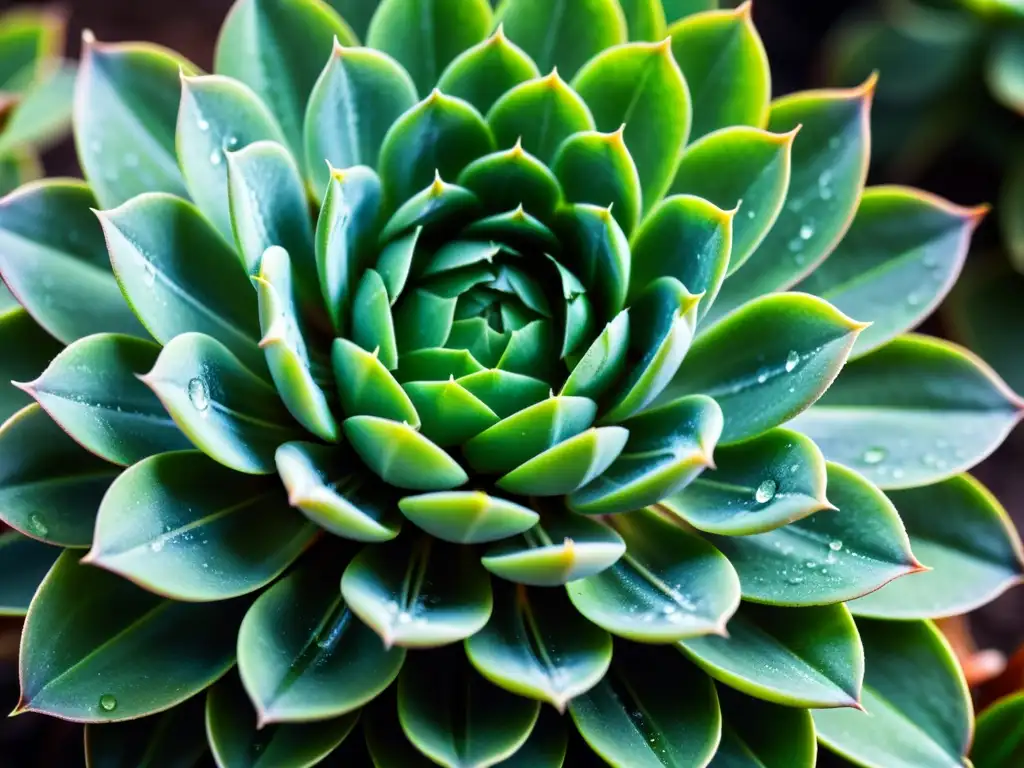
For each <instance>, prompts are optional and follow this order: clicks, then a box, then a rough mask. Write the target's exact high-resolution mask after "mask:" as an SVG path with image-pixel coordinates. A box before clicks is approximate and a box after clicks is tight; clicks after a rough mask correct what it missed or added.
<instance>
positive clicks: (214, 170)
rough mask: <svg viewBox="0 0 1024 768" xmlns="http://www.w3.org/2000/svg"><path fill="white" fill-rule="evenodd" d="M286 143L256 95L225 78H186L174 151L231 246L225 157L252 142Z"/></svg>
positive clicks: (193, 190) (198, 201)
mask: <svg viewBox="0 0 1024 768" xmlns="http://www.w3.org/2000/svg"><path fill="white" fill-rule="evenodd" d="M257 141H275V142H278V143H283V142H284V134H283V133H281V128H280V127H279V126H278V124H277V120H276V119H275V118H274V116H273V115H272V114H271V113H270V110H269V109H268V108H267V106H266V105H265V104H264V103H263V101H261V100H260V97H259V96H257V95H256V94H255V93H253V91H252V90H251V89H250V88H248V87H247V86H245V85H243V84H242V83H240V82H239V81H237V80H233V79H231V78H228V77H224V76H222V75H204V76H201V77H183V78H182V80H181V107H180V108H179V110H178V127H177V133H176V139H175V145H176V148H177V154H178V164H179V165H180V166H181V172H182V175H183V176H184V177H185V185H186V186H187V187H188V191H189V194H190V195H191V196H192V199H193V200H194V201H195V203H196V206H197V207H198V208H199V210H200V211H202V212H203V215H204V216H206V217H207V218H208V219H209V220H210V223H212V224H213V225H214V226H215V227H216V228H217V231H218V232H220V233H221V235H223V236H224V239H225V240H227V241H229V242H231V240H232V237H233V234H232V228H231V207H230V202H229V200H228V172H227V165H226V163H225V157H226V155H227V153H229V152H236V151H238V150H240V149H244V148H245V147H247V146H249V145H250V144H252V143H253V142H257Z"/></svg>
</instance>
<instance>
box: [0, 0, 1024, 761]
mask: <svg viewBox="0 0 1024 768" xmlns="http://www.w3.org/2000/svg"><path fill="white" fill-rule="evenodd" d="M334 5H336V6H338V7H339V8H340V9H341V10H342V11H343V12H345V11H347V10H348V9H350V8H351V9H355V10H358V11H360V12H361V13H359V14H358V15H352V16H351V17H350V18H351V19H352V22H353V23H352V24H351V25H349V24H346V23H345V22H344V21H343V20H342V17H341V16H340V15H339V14H337V13H336V12H335V11H334V10H332V9H331V8H330V7H328V6H327V5H326V4H324V3H322V2H320V0H239V2H237V3H236V4H235V6H234V7H233V9H232V10H231V12H230V14H229V16H228V18H227V20H226V22H225V25H224V28H223V31H222V33H221V38H220V43H219V46H218V51H217V55H216V64H215V72H216V74H213V75H204V74H201V73H200V72H198V70H197V69H196V67H194V66H193V65H192V64H191V63H189V62H187V61H185V60H183V59H182V58H181V57H179V56H177V55H176V54H174V53H172V52H170V51H167V50H164V49H160V48H156V47H154V46H149V45H144V44H127V45H124V44H100V43H97V42H95V41H94V40H91V39H87V41H86V42H87V45H86V50H85V53H84V60H83V64H82V67H81V71H80V75H79V78H78V82H77V87H76V88H77V90H76V96H75V114H74V131H75V138H76V142H77V146H78V150H79V156H80V160H81V164H82V167H83V169H84V172H85V176H86V179H87V182H85V183H83V182H78V181H72V180H49V181H45V182H41V183H36V184H30V185H28V186H26V187H24V188H22V189H21V190H19V191H17V192H15V193H14V194H12V195H10V196H9V197H7V198H5V199H4V200H3V201H2V202H0V274H2V275H3V278H4V280H5V282H6V283H7V285H8V286H9V287H10V288H11V290H12V292H13V294H14V295H15V296H17V297H18V299H19V301H20V303H21V305H22V306H23V307H24V309H18V310H16V311H14V312H12V313H10V314H9V315H6V316H4V317H3V318H2V319H0V344H2V345H3V346H2V348H3V350H4V354H3V356H2V362H0V365H2V366H4V370H3V376H4V377H5V378H7V379H13V380H15V381H17V382H20V383H19V384H18V385H17V389H14V388H12V389H10V390H9V391H5V392H4V399H3V401H2V405H3V408H4V413H3V416H4V417H6V418H7V421H6V423H5V424H4V426H3V427H2V428H0V516H2V518H3V520H4V521H5V522H6V523H8V524H9V525H10V526H11V527H12V528H14V529H16V530H17V533H14V534H10V535H8V536H7V537H6V538H5V539H4V540H2V542H0V544H2V549H0V585H2V590H3V591H2V592H0V599H2V601H3V602H2V604H3V605H4V606H5V608H6V610H8V611H10V612H12V613H16V612H19V611H21V612H25V611H27V618H26V623H25V628H24V633H23V638H22V647H21V657H20V664H21V683H22V699H21V702H20V703H19V705H18V707H17V709H16V712H22V711H34V712H44V713H49V714H52V715H55V716H57V717H62V718H65V719H69V720H73V721H78V722H85V723H87V724H88V727H87V729H86V751H87V755H88V758H89V760H90V762H91V764H93V765H101V764H102V765H137V764H138V763H139V762H142V761H144V759H148V758H143V756H144V755H148V756H153V755H160V756H161V757H162V758H166V759H167V760H168V761H170V760H172V759H173V761H175V764H181V765H191V764H195V763H196V762H197V761H199V760H201V759H202V756H203V754H204V753H205V752H206V750H207V749H210V750H212V753H213V757H214V758H215V760H216V762H217V763H218V764H219V765H221V766H230V767H232V768H234V766H249V765H263V766H305V765H313V764H316V763H318V762H320V761H331V760H336V761H338V762H339V763H341V764H345V765H361V764H370V761H372V764H373V765H377V766H401V767H402V768H405V767H406V766H414V765H420V764H423V765H427V764H441V765H448V766H489V765H498V764H501V765H505V766H515V765H528V766H560V765H563V764H567V765H574V766H575V765H582V764H587V762H588V761H591V760H596V759H597V758H601V759H603V760H604V761H606V762H608V763H611V764H613V765H621V766H631V767H632V766H655V765H666V766H704V765H709V764H714V765H717V766H724V765H742V766H746V765H779V766H782V765H785V766H811V765H813V764H814V762H815V756H816V750H817V746H816V739H817V740H818V741H820V742H821V743H823V744H825V745H826V746H828V747H829V748H831V749H833V750H835V751H838V752H840V753H842V754H844V755H846V756H848V757H849V758H850V759H852V760H854V761H855V762H859V763H860V764H862V765H869V766H886V768H891V766H893V765H914V766H950V765H960V764H963V761H964V759H965V758H964V757H963V756H964V755H965V754H966V751H967V749H968V742H969V739H970V730H971V720H970V716H971V711H970V703H969V699H968V698H967V695H966V691H965V688H964V684H963V678H962V675H961V674H960V672H959V670H958V668H957V666H956V663H955V661H954V659H953V658H952V656H951V654H950V651H949V649H948V647H947V645H946V644H945V642H944V641H943V639H942V638H941V635H940V634H939V633H938V632H937V631H936V630H935V629H934V627H933V626H932V625H931V624H930V623H929V622H928V621H927V619H928V618H930V617H936V616H944V615H949V614H952V613H960V612H962V611H963V610H964V609H965V608H967V607H970V606H972V605H975V604H978V603H982V602H985V601H987V600H988V599H990V598H991V597H992V596H994V595H996V594H998V593H999V592H1000V591H1001V590H1002V589H1004V588H1005V587H1006V586H1007V585H1009V584H1011V583H1014V582H1016V581H1017V580H1018V579H1019V578H1020V574H1021V571H1022V567H1021V554H1020V544H1019V542H1018V540H1017V539H1016V537H1015V534H1014V533H1013V532H1012V529H1011V528H1010V526H1009V525H1008V523H1007V521H1006V515H1005V513H1004V512H1003V511H1002V510H1001V508H1000V507H999V505H998V504H997V502H996V501H995V500H994V499H993V498H991V496H990V495H989V494H988V493H987V492H986V491H985V490H984V488H982V487H981V486H980V485H979V484H978V483H977V482H976V481H974V480H973V479H971V478H970V477H968V476H967V475H965V474H963V472H964V471H965V470H966V469H968V468H969V467H970V466H972V465H973V464H975V463H977V462H978V461H980V460H981V459H982V458H983V457H984V456H986V455H987V454H988V453H989V452H990V451H992V450H993V449H994V448H995V447H996V446H997V445H998V443H999V442H1000V441H1001V440H1002V438H1003V437H1004V436H1005V434H1006V432H1007V431H1008V430H1009V429H1010V428H1011V427H1012V426H1013V425H1014V424H1015V423H1016V422H1017V421H1018V420H1019V418H1020V414H1021V408H1022V404H1021V401H1020V400H1019V399H1018V398H1017V397H1016V396H1014V395H1013V394H1012V393H1011V392H1010V391H1009V390H1008V389H1007V388H1006V386H1005V385H1004V384H1003V383H1002V382H1001V381H1000V380H999V379H998V377H996V376H995V374H993V373H992V372H991V371H990V370H989V369H988V368H987V367H985V366H984V365H983V364H982V363H980V362H979V361H978V360H977V359H975V358H974V357H972V356H971V355H970V354H969V353H968V352H966V351H964V350H961V349H959V348H957V347H954V346H953V345H950V344H947V343H945V342H942V341H939V340H936V339H929V338H926V337H921V336H915V335H905V334H904V332H905V331H906V330H908V329H910V328H912V327H913V326H914V325H916V324H917V323H918V322H919V321H920V320H922V319H923V318H924V317H925V316H926V315H927V314H928V313H929V312H930V311H931V309H932V308H933V307H934V306H935V304H936V303H937V302H938V301H939V300H940V299H941V297H942V295H943V294H944V293H945V292H946V291H947V290H948V288H949V286H950V285H951V283H952V282H953V281H954V279H955V277H956V274H957V272H958V271H959V268H960V265H961V262H962V259H963V255H964V252H965V250H966V247H967V244H968V242H969V239H970V236H971V232H972V231H973V228H974V226H975V224H976V223H977V221H978V220H979V218H980V216H981V214H982V213H983V210H982V209H963V208H959V207H957V206H954V205H952V204H950V203H947V202H945V201H943V200H940V199H938V198H935V197H932V196H929V195H926V194H924V193H920V192H916V191H914V190H910V189H906V188H898V187H884V188H872V189H868V190H865V189H864V183H865V173H866V168H867V158H868V151H869V134H868V111H869V106H870V101H871V95H872V89H873V87H874V81H873V80H869V81H868V82H866V83H865V84H864V85H862V86H861V87H858V88H855V89H852V90H836V91H815V92H808V93H800V94H794V95H790V96H785V97H783V98H780V99H777V100H775V101H770V90H771V89H770V78H769V70H768V65H767V61H766V57H765V54H764V50H763V47H762V45H761V42H760V40H759V38H758V36H757V33H756V30H755V28H754V26H753V23H752V20H751V10H750V6H749V4H747V5H744V6H743V7H741V8H739V9H736V10H711V11H707V12H703V13H694V14H690V15H686V13H687V9H690V10H692V8H691V6H692V5H693V4H692V3H685V2H683V3H680V2H672V3H670V2H665V3H664V5H662V4H661V3H660V2H654V1H653V0H649V1H647V2H643V1H641V0H630V1H629V2H626V1H625V0H622V1H621V2H620V0H590V1H588V2H586V3H582V2H580V3H571V4H570V3H568V2H566V1H565V0H562V1H561V2H547V0H544V1H541V0H507V1H506V2H504V3H502V4H501V5H500V6H499V7H498V8H497V9H496V10H493V11H492V8H491V6H490V5H489V4H488V3H487V2H486V0H415V1H414V0H383V2H380V3H379V4H371V3H356V2H354V0H352V1H351V2H336V3H334ZM367 6H373V9H372V10H373V12H372V14H370V13H367V12H366V11H367V10H368V8H367ZM360 39H362V40H365V42H366V47H361V46H360V45H359V42H358V41H359V40H360ZM325 60H326V65H325V63H324V62H325ZM844 235H845V236H844ZM794 288H795V290H790V289H794ZM851 318H856V319H851ZM869 323H870V325H869ZM848 360H851V361H852V362H848ZM26 403H27V404H26ZM883 489H884V490H883ZM901 517H902V520H901ZM912 547H913V550H912ZM61 548H63V551H61ZM86 550H87V551H86ZM915 551H916V553H917V555H919V556H920V557H921V560H918V557H917V556H916V555H915ZM922 563H923V564H922ZM926 566H927V567H930V568H932V569H933V570H930V571H928V572H924V571H925V569H926ZM890 582H892V583H891V584H890ZM234 668H237V671H235V669H234ZM860 708H864V709H866V710H867V711H868V712H869V713H870V714H865V713H864V712H862V711H860ZM357 720H358V725H359V730H361V735H358V734H357V733H356V726H357ZM204 721H205V727H204Z"/></svg>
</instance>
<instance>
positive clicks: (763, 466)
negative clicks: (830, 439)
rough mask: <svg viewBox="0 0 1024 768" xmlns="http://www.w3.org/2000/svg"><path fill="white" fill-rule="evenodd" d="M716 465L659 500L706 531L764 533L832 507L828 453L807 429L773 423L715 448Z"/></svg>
mask: <svg viewBox="0 0 1024 768" xmlns="http://www.w3.org/2000/svg"><path fill="white" fill-rule="evenodd" d="M715 465H716V466H715V468H714V469H706V470H705V471H704V472H703V473H702V474H701V475H700V476H699V477H697V478H695V479H694V480H693V482H692V483H690V484H689V485H688V486H686V487H685V488H683V489H682V490H681V491H678V492H676V493H674V494H672V495H671V496H669V497H668V498H666V499H664V500H663V501H662V502H661V505H662V506H663V507H665V508H666V509H668V510H669V511H670V512H672V513H673V514H676V515H679V516H680V517H681V518H683V520H685V521H686V522H687V523H689V524H690V525H692V526H694V527H695V528H698V529H700V530H702V531H707V532H708V533H717V534H720V535H725V536H748V535H750V534H753V533H764V532H765V531H770V530H773V529H775V528H779V527H781V526H783V525H787V524H789V523H792V522H794V521H795V520H801V519H803V518H805V517H807V516H809V515H811V514H814V513H815V512H819V511H822V510H827V509H830V508H831V505H830V503H829V501H828V499H827V498H826V497H825V459H824V457H823V456H822V455H821V451H819V450H818V447H817V446H816V445H815V444H814V443H813V442H811V441H810V440H808V439H807V438H806V437H804V436H803V435H800V434H798V433H796V432H790V431H789V430H785V429H772V430H769V431H768V432H765V433H764V434H762V435H759V436H758V437H755V438H752V439H751V440H747V441H745V442H742V443H739V444H737V445H732V446H724V447H722V448H719V449H717V450H716V451H715Z"/></svg>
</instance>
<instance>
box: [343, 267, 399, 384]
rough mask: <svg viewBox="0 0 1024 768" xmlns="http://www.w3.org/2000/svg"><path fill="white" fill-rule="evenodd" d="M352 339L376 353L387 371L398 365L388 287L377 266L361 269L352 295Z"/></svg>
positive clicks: (396, 344) (396, 343) (368, 350)
mask: <svg viewBox="0 0 1024 768" xmlns="http://www.w3.org/2000/svg"><path fill="white" fill-rule="evenodd" d="M351 336H352V341H354V342H355V343H356V344H358V345H359V346H360V347H362V348H363V349H364V350H366V351H367V352H373V351H376V352H377V356H378V357H379V358H380V361H381V362H382V363H383V364H384V367H385V368H387V369H388V370H389V371H391V370H394V369H395V368H397V367H398V342H397V341H396V340H395V321H394V319H393V318H392V316H391V304H390V302H389V300H388V289H387V286H386V285H384V280H383V278H381V276H380V273H378V272H377V271H376V270H373V269H368V270H366V272H364V273H363V277H362V279H360V281H359V286H358V287H357V288H356V291H355V296H354V297H353V299H352V331H351Z"/></svg>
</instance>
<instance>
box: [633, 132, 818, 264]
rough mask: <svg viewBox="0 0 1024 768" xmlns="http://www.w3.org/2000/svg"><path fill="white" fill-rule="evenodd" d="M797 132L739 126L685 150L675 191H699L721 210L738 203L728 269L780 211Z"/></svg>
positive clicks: (744, 257)
mask: <svg viewBox="0 0 1024 768" xmlns="http://www.w3.org/2000/svg"><path fill="white" fill-rule="evenodd" d="M797 135H798V132H797V131H796V130H795V129H794V130H793V131H790V132H789V133H770V132H768V131H762V130H761V129H759V128H750V127H748V126H739V125H738V126H733V127H729V128H722V129H720V130H717V131H714V132H712V133H709V134H708V135H707V136H703V137H702V138H701V139H699V140H698V141H695V142H693V143H692V144H690V146H688V147H687V148H686V151H684V152H683V157H682V160H681V161H680V162H679V168H678V169H677V170H676V176H675V180H674V181H673V182H672V187H671V189H670V192H671V193H672V194H673V195H677V194H684V195H696V196H697V197H701V198H703V199H704V200H707V201H709V202H711V203H713V204H714V205H715V206H717V207H718V208H720V209H721V210H723V211H731V210H733V209H735V208H736V207H737V206H739V211H738V213H736V214H735V215H734V216H733V218H732V249H731V255H730V256H729V272H735V271H736V270H737V269H739V268H740V267H741V266H742V265H743V264H744V262H746V260H747V259H748V258H750V255H751V254H752V253H754V251H755V250H757V247H758V246H759V245H760V244H761V241H762V240H764V238H765V237H766V236H767V234H768V232H769V230H771V228H772V225H774V224H775V220H776V219H777V218H778V216H779V213H780V212H781V211H782V205H783V203H784V202H785V200H786V193H787V192H788V190H789V177H790V166H791V160H792V152H793V141H794V140H795V139H796V137H797ZM636 248H637V244H636V243H634V250H635V249H636ZM684 282H685V281H684Z"/></svg>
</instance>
